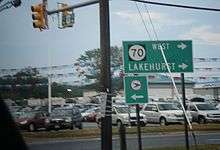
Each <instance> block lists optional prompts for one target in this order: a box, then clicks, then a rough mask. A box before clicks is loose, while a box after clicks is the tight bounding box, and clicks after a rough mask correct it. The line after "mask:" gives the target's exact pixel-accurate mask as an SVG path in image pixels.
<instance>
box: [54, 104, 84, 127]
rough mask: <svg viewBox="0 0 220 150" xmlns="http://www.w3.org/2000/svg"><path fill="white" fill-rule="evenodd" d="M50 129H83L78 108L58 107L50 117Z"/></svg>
mask: <svg viewBox="0 0 220 150" xmlns="http://www.w3.org/2000/svg"><path fill="white" fill-rule="evenodd" d="M50 127H51V128H54V129H74V127H77V128H79V129H82V116H81V113H80V111H79V109H78V108H77V107H73V108H65V107H58V108H55V109H53V110H52V112H51V115H50Z"/></svg>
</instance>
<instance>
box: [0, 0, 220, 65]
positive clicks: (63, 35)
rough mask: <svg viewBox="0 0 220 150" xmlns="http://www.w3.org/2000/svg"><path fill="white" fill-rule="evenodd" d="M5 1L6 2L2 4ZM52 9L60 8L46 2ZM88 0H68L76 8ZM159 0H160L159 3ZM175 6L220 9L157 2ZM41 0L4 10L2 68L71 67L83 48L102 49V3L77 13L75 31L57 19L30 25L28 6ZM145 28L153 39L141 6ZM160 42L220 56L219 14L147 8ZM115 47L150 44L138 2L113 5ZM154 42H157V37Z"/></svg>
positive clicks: (211, 0) (0, 18)
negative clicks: (41, 26) (189, 44)
mask: <svg viewBox="0 0 220 150" xmlns="http://www.w3.org/2000/svg"><path fill="white" fill-rule="evenodd" d="M6 1H7V0H3V2H2V3H4V2H6ZM48 1H49V2H48V3H49V10H52V9H55V8H56V2H58V1H55V0H48ZM83 1H86V0H66V1H64V0H63V1H59V2H67V3H68V4H71V5H72V4H76V3H79V2H83ZM155 1H156V0H155ZM157 1H158V2H167V3H173V4H184V5H193V6H200V7H213V8H220V1H217V0H205V1H204V0H196V1H195V0H187V1H186V0H185V1H183V0H163V1H162V0H157ZM38 2H41V1H40V0H23V1H22V6H21V7H18V8H11V9H7V10H4V11H2V12H0V51H1V55H0V69H5V68H21V67H27V66H34V67H38V66H48V54H49V55H50V57H51V62H52V65H64V64H72V63H73V62H74V61H75V59H77V58H78V57H79V56H80V54H83V52H84V51H85V50H90V49H94V48H98V47H100V42H99V40H100V38H99V35H100V33H99V8H98V5H97V4H96V5H93V6H88V7H85V8H79V9H77V10H74V12H75V24H74V27H73V28H68V29H58V28H57V16H56V15H54V16H50V17H49V27H50V28H49V30H45V31H43V32H40V31H39V30H38V29H34V28H33V27H32V18H31V10H30V7H31V5H32V4H36V3H38ZM138 6H139V8H140V9H141V12H142V14H143V16H144V19H145V20H146V23H147V28H148V30H150V33H151V36H152V37H154V36H153V32H152V28H151V25H150V22H149V18H148V14H147V12H146V10H145V9H144V5H142V4H138ZM147 7H148V9H149V11H150V15H151V18H152V21H153V23H154V25H155V28H156V31H157V34H158V37H159V39H160V40H183V39H191V40H193V55H194V57H220V52H219V50H220V26H219V24H220V19H219V18H220V12H209V11H201V10H200V11H199V10H189V9H182V8H171V7H163V6H156V5H147ZM110 18H111V19H110V23H111V24H110V28H111V45H113V46H114V45H117V46H122V41H125V40H150V39H149V37H148V36H147V34H146V31H145V28H144V26H143V23H142V21H141V19H140V16H139V14H138V11H137V9H136V6H135V3H134V2H130V1H128V0H112V1H111V2H110ZM154 39H155V38H154Z"/></svg>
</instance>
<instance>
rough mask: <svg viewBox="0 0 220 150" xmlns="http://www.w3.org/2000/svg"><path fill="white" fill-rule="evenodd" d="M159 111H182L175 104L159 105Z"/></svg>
mask: <svg viewBox="0 0 220 150" xmlns="http://www.w3.org/2000/svg"><path fill="white" fill-rule="evenodd" d="M158 107H159V110H180V109H179V108H178V107H177V106H176V105H174V104H158Z"/></svg>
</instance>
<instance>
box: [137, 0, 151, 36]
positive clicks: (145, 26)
mask: <svg viewBox="0 0 220 150" xmlns="http://www.w3.org/2000/svg"><path fill="white" fill-rule="evenodd" d="M135 5H136V8H137V10H138V13H139V15H140V18H141V20H142V23H143V24H144V28H145V30H146V31H147V34H148V36H149V38H150V40H152V38H151V35H150V32H149V31H148V29H147V25H146V23H145V21H144V18H143V16H142V14H141V12H140V9H139V7H138V5H137V3H136V2H135Z"/></svg>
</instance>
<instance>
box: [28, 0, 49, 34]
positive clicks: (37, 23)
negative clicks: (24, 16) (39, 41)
mask: <svg viewBox="0 0 220 150" xmlns="http://www.w3.org/2000/svg"><path fill="white" fill-rule="evenodd" d="M31 11H32V19H33V27H34V28H39V29H40V30H42V29H45V28H46V20H45V9H44V6H43V4H37V5H33V6H31Z"/></svg>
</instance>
